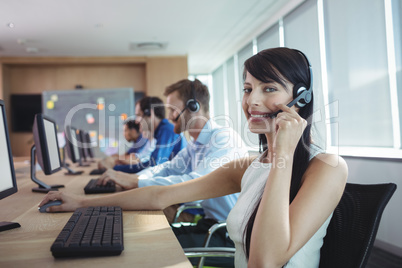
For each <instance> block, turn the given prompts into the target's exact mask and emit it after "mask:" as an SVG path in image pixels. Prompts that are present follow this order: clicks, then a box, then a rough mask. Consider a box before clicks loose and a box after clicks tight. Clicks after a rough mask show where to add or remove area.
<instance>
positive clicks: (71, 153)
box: [65, 126, 81, 163]
mask: <svg viewBox="0 0 402 268" xmlns="http://www.w3.org/2000/svg"><path fill="white" fill-rule="evenodd" d="M65 133H66V135H65V136H66V148H67V154H68V157H69V158H70V159H71V161H72V162H73V163H77V162H79V161H80V159H81V156H80V151H79V148H78V146H77V129H76V128H74V127H71V126H66V129H65Z"/></svg>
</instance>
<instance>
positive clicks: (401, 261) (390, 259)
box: [366, 247, 402, 268]
mask: <svg viewBox="0 0 402 268" xmlns="http://www.w3.org/2000/svg"><path fill="white" fill-rule="evenodd" d="M401 267H402V257H398V256H396V255H394V254H391V253H389V252H387V251H384V250H382V249H380V248H376V247H374V248H373V250H372V251H371V255H370V258H369V260H368V263H367V266H366V268H401Z"/></svg>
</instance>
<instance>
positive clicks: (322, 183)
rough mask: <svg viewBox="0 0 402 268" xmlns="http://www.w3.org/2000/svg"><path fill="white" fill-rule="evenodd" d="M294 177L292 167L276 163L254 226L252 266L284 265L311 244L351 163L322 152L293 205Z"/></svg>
mask: <svg viewBox="0 0 402 268" xmlns="http://www.w3.org/2000/svg"><path fill="white" fill-rule="evenodd" d="M291 164H292V163H291V161H290V162H289V164H287V165H286V166H288V165H290V167H291V166H292V165H291ZM290 176H291V169H290V170H289V169H288V168H281V167H278V166H276V167H274V165H273V168H272V170H271V173H270V175H269V177H268V181H267V184H266V187H265V189H264V194H263V197H262V200H261V204H260V207H259V210H258V212H257V216H256V219H255V222H254V226H253V232H252V236H251V245H250V258H249V265H250V266H251V267H260V266H259V265H260V264H262V263H264V264H265V265H267V264H270V265H268V267H282V266H283V265H284V264H285V263H286V262H287V261H288V260H289V259H290V258H291V257H292V256H293V255H294V254H295V253H296V252H297V251H298V250H299V249H300V248H301V247H303V246H304V245H305V244H306V243H307V241H308V240H309V239H310V238H311V237H312V236H313V235H314V234H315V233H316V232H317V230H318V229H319V228H320V227H321V225H322V224H323V223H324V222H325V220H326V219H327V218H328V217H329V215H330V214H331V213H332V212H333V210H334V209H335V207H336V205H337V204H338V202H339V200H340V198H341V196H342V193H343V190H344V187H345V184H346V179H347V166H346V163H345V162H344V160H343V159H342V158H341V157H339V156H336V155H326V154H322V155H318V156H317V157H316V158H314V159H313V160H312V161H311V162H310V165H309V167H308V169H307V171H306V172H305V174H304V176H303V179H302V186H301V188H300V190H299V192H298V194H297V195H296V197H295V199H294V200H293V202H292V203H291V204H290V206H289V188H290ZM284 197H285V198H284Z"/></svg>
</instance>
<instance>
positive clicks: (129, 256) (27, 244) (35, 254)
mask: <svg viewBox="0 0 402 268" xmlns="http://www.w3.org/2000/svg"><path fill="white" fill-rule="evenodd" d="M15 166H16V176H17V186H18V192H17V193H16V194H14V195H11V196H9V197H7V198H5V199H2V200H0V220H1V221H16V222H18V223H20V224H21V228H17V229H13V230H8V231H4V232H1V233H0V267H30V268H31V267H74V268H75V267H95V266H96V267H107V266H110V267H126V266H127V267H139V268H144V267H152V268H155V267H187V268H188V267H192V266H191V264H190V262H189V261H188V259H187V258H186V257H185V255H184V252H183V250H182V248H181V246H180V244H179V242H178V241H177V239H176V237H175V235H174V234H173V232H172V230H171V228H170V226H169V224H168V222H167V220H166V218H165V216H164V214H163V212H162V211H124V212H123V228H124V250H123V252H122V254H121V255H120V256H112V257H92V258H68V259H55V258H53V256H52V254H51V252H50V246H51V245H52V243H53V242H54V240H55V239H56V237H57V235H58V234H59V232H60V231H61V229H62V228H63V226H64V225H65V224H66V223H67V221H68V219H69V218H70V216H71V214H72V213H71V212H66V213H40V212H39V211H38V208H37V205H38V204H39V202H40V201H41V200H42V198H43V196H44V194H41V193H34V192H32V191H31V189H32V188H33V187H36V184H35V183H33V182H32V181H31V179H30V173H29V164H27V163H26V162H25V164H24V162H23V161H21V159H18V160H17V159H16V163H15ZM71 168H72V169H74V170H84V171H85V172H84V174H82V175H78V176H65V175H64V172H65V170H61V171H59V172H57V173H56V174H53V175H50V176H45V175H43V173H42V172H38V173H37V177H38V178H39V179H40V180H42V181H44V182H45V183H48V184H64V185H65V188H62V189H61V190H62V191H68V192H73V193H76V194H82V195H84V190H83V188H84V186H85V184H86V183H87V182H88V180H89V179H90V178H94V177H95V178H96V176H90V175H89V171H90V170H92V169H94V168H95V165H92V166H91V167H76V166H75V165H72V166H71Z"/></svg>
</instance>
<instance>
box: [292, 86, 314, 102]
mask: <svg viewBox="0 0 402 268" xmlns="http://www.w3.org/2000/svg"><path fill="white" fill-rule="evenodd" d="M293 96H294V97H293V98H294V99H298V101H297V102H296V103H295V105H296V107H297V108H302V107H304V106H305V105H306V104H307V103H309V102H310V101H311V92H310V91H308V90H307V89H306V86H305V85H304V84H303V83H299V84H296V85H295V86H294V88H293Z"/></svg>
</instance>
